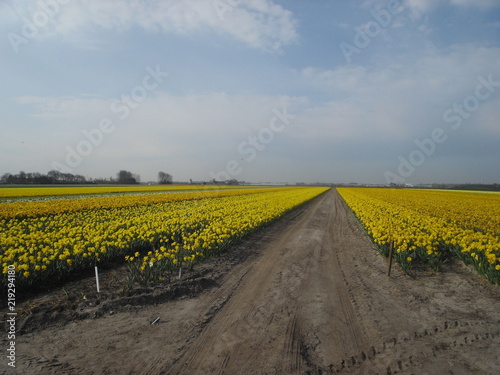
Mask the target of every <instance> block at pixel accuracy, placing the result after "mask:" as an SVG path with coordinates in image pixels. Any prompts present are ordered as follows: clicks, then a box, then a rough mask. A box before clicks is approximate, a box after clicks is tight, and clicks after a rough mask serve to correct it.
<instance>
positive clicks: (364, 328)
mask: <svg viewBox="0 0 500 375" xmlns="http://www.w3.org/2000/svg"><path fill="white" fill-rule="evenodd" d="M246 246H247V247H246V248H245V246H243V248H245V249H246V250H245V251H248V252H249V253H248V256H247V257H246V258H245V259H244V260H243V261H241V262H239V263H237V264H231V266H230V267H227V271H226V272H224V273H223V274H222V276H220V277H219V278H218V279H217V280H216V285H215V286H213V287H211V288H208V289H206V290H205V291H204V292H202V293H200V294H199V295H197V296H196V297H193V298H181V299H177V300H172V301H168V302H164V303H161V301H159V302H158V304H157V305H153V306H142V307H139V308H130V309H128V310H125V311H117V312H113V311H107V314H105V315H104V316H103V317H99V318H96V319H84V320H79V321H72V322H69V323H67V324H60V323H59V324H55V325H54V326H52V327H50V328H47V329H43V330H40V331H36V332H32V333H27V334H23V335H21V336H20V337H19V338H18V341H17V353H18V358H17V365H18V367H17V368H16V371H17V373H19V374H152V375H153V374H328V373H353V374H395V373H400V374H498V373H500V290H499V288H498V286H492V285H489V284H486V283H484V282H483V281H482V280H481V279H480V278H479V277H477V276H476V275H475V274H473V273H471V272H469V270H468V269H466V268H465V266H463V265H461V264H460V263H456V264H455V263H454V264H452V265H450V266H448V267H447V269H446V270H445V272H443V273H438V274H435V273H434V274H431V273H430V272H429V271H428V270H426V271H420V272H418V274H417V275H416V278H415V279H412V278H410V277H408V276H406V275H404V274H403V273H402V272H401V271H400V270H399V268H397V266H396V267H395V269H394V270H393V273H392V276H391V278H390V279H388V278H387V277H386V275H385V271H386V261H385V259H384V258H382V257H381V256H379V255H378V253H376V251H375V250H374V249H373V246H372V245H371V243H370V241H369V239H368V238H367V236H366V235H365V234H364V232H363V231H362V229H361V227H360V226H359V224H358V222H357V221H356V219H355V218H354V216H353V215H352V213H351V212H350V211H349V209H348V208H347V207H346V206H345V204H344V203H343V201H342V200H341V198H340V197H339V196H338V194H337V193H336V192H335V191H334V190H332V191H330V192H328V193H326V194H324V195H322V196H321V197H319V198H317V199H316V200H314V201H313V202H311V203H309V204H307V205H306V206H305V207H303V208H301V209H299V210H297V211H294V212H292V213H290V214H288V215H287V216H286V217H285V218H283V219H281V220H280V221H278V222H277V223H275V224H273V225H272V226H271V227H269V228H267V229H265V230H264V231H262V232H259V233H258V234H256V235H254V236H253V237H252V238H250V239H248V241H246ZM249 247H250V249H249ZM236 250H238V249H236ZM217 262H219V263H221V262H222V263H223V262H224V259H222V260H219V261H214V264H217ZM156 317H160V321H159V323H158V324H155V325H151V324H150V322H151V321H152V320H154V319H155V318H156ZM4 363H5V362H4ZM4 363H2V365H4ZM5 373H13V372H11V371H8V370H7V371H6V372H5Z"/></svg>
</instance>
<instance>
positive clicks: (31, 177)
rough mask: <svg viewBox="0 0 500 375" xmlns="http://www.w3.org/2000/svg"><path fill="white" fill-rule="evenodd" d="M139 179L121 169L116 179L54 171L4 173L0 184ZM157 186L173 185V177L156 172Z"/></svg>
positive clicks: (137, 181)
mask: <svg viewBox="0 0 500 375" xmlns="http://www.w3.org/2000/svg"><path fill="white" fill-rule="evenodd" d="M140 183H141V177H140V176H139V175H138V174H135V173H132V172H130V171H126V170H124V169H122V170H121V171H119V172H118V173H117V174H116V178H113V177H109V178H93V179H92V178H86V177H84V176H82V175H79V174H71V173H63V172H59V171H56V170H52V171H49V172H48V173H47V174H42V173H39V172H34V173H26V172H23V171H21V172H19V173H17V174H12V173H5V174H4V175H3V176H2V177H0V184H3V185H63V184H67V185H70V184H71V185H79V184H121V185H133V184H140ZM158 183H159V184H173V177H172V175H171V174H169V173H165V172H163V171H160V172H158Z"/></svg>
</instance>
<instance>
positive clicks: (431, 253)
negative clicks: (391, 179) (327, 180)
mask: <svg viewBox="0 0 500 375" xmlns="http://www.w3.org/2000/svg"><path fill="white" fill-rule="evenodd" d="M337 190H338V192H339V193H340V195H341V196H342V198H343V199H344V200H345V202H346V203H347V205H348V206H349V207H350V208H351V209H352V210H353V211H354V213H355V215H356V216H357V217H358V219H359V220H360V222H361V223H362V225H363V226H364V227H365V229H366V231H367V233H368V234H369V235H370V236H371V238H372V240H373V242H374V243H375V245H376V246H377V247H378V249H379V250H380V252H381V253H382V254H384V255H386V256H387V254H388V251H389V246H390V243H391V242H393V244H394V250H395V251H394V258H395V259H396V260H397V261H398V262H399V263H400V264H401V266H402V268H403V269H404V270H405V271H407V272H408V271H409V270H410V269H411V267H412V266H413V265H414V264H416V263H424V264H428V265H430V266H431V267H432V268H434V269H436V270H439V269H440V268H441V266H442V265H443V263H444V262H446V261H447V260H449V259H450V257H458V258H459V259H461V260H462V261H464V262H465V263H466V264H471V265H473V266H474V268H475V269H476V270H477V271H478V272H479V273H480V274H481V275H482V276H483V277H484V278H486V279H487V280H489V281H490V282H492V283H494V284H500V194H498V193H484V192H467V191H460V192H459V191H445V190H418V189H389V188H387V189H384V188H338V189H337Z"/></svg>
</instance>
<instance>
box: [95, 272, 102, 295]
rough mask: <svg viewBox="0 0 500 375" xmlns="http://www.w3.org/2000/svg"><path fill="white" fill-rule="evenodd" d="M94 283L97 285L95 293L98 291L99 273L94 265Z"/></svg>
mask: <svg viewBox="0 0 500 375" xmlns="http://www.w3.org/2000/svg"><path fill="white" fill-rule="evenodd" d="M95 284H96V286H97V293H100V292H101V291H100V288H99V273H98V272H97V266H95Z"/></svg>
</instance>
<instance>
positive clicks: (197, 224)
mask: <svg viewBox="0 0 500 375" xmlns="http://www.w3.org/2000/svg"><path fill="white" fill-rule="evenodd" d="M73 189H75V190H78V189H79V188H73ZM184 190H185V189H184ZM326 190H327V189H326V188H307V187H300V188H299V187H280V188H262V187H260V188H245V189H219V190H206V191H205V190H203V191H193V192H186V191H180V192H168V193H165V194H141V195H113V196H96V197H86V198H72V197H71V196H62V197H61V199H54V200H50V201H47V200H39V201H28V202H26V201H20V202H17V201H14V202H0V264H1V266H2V276H3V278H2V283H3V284H4V285H5V283H6V280H7V273H8V270H9V267H11V268H12V267H15V270H16V286H17V287H18V288H30V287H31V286H33V285H34V284H38V285H41V284H43V283H47V282H51V283H52V282H54V281H58V280H61V279H64V278H65V277H67V276H68V275H70V274H72V273H74V272H75V271H78V270H84V269H88V268H91V267H94V266H96V265H99V264H100V263H102V262H108V263H110V262H120V261H121V262H123V261H125V262H126V263H127V265H128V268H129V270H130V281H131V282H140V283H142V284H149V283H152V282H154V281H155V280H158V279H163V278H169V277H170V275H171V274H172V273H173V272H176V271H177V270H178V269H179V268H181V267H192V266H193V265H194V264H195V263H197V262H199V261H201V260H202V259H205V258H207V257H211V256H215V255H218V254H219V253H220V252H221V251H223V250H224V249H226V248H227V247H228V246H229V245H230V244H231V243H233V242H234V241H236V240H238V239H239V238H241V237H242V236H244V235H246V234H248V233H250V232H252V231H254V230H256V229H257V228H259V227H261V226H262V225H264V224H266V223H269V222H270V221H272V220H274V219H276V218H278V217H280V216H281V215H283V214H284V213H285V212H287V211H289V210H291V209H293V208H294V207H296V206H298V205H300V204H302V203H304V202H306V201H308V200H310V199H312V198H314V197H316V196H317V195H319V194H321V193H323V192H324V191H326ZM71 194H72V195H73V194H78V193H77V192H72V193H71Z"/></svg>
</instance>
